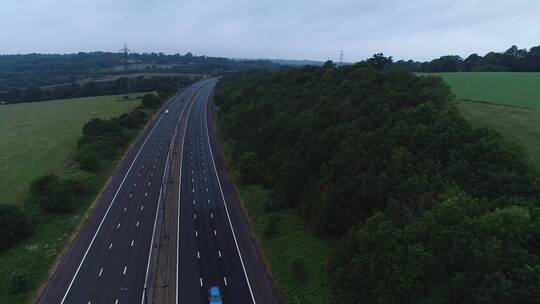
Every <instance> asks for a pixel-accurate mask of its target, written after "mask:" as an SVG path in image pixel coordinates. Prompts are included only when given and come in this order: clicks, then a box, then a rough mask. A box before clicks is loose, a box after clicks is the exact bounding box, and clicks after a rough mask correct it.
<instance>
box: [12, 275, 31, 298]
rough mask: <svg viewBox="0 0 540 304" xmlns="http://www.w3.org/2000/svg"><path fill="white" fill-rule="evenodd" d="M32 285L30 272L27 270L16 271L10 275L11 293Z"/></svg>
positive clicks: (16, 292) (19, 291) (21, 290)
mask: <svg viewBox="0 0 540 304" xmlns="http://www.w3.org/2000/svg"><path fill="white" fill-rule="evenodd" d="M29 287H30V274H29V273H28V271H26V270H19V271H14V272H12V273H11V274H10V275H9V293H11V294H18V293H21V292H24V291H26V290H28V288H29Z"/></svg>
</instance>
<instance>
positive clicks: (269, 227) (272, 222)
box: [264, 213, 280, 238]
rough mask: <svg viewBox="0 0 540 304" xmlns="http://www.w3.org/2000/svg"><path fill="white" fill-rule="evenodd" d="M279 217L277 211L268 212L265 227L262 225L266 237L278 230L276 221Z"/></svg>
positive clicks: (273, 234)
mask: <svg viewBox="0 0 540 304" xmlns="http://www.w3.org/2000/svg"><path fill="white" fill-rule="evenodd" d="M279 220H280V218H279V215H278V214H277V213H270V216H269V217H268V221H267V223H266V227H264V235H265V236H266V237H267V238H271V237H273V236H275V235H276V233H277V232H278V222H279Z"/></svg>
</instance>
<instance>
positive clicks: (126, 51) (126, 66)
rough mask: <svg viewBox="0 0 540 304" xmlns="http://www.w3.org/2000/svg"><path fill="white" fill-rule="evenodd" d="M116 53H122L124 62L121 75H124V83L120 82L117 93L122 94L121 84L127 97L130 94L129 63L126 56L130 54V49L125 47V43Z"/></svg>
mask: <svg viewBox="0 0 540 304" xmlns="http://www.w3.org/2000/svg"><path fill="white" fill-rule="evenodd" d="M118 52H124V62H123V66H124V67H123V74H124V81H122V82H120V87H119V88H118V93H121V92H122V88H123V86H122V83H124V84H125V87H126V90H127V95H128V96H129V93H130V92H131V86H130V83H129V61H128V56H129V52H131V50H130V49H128V47H127V43H125V42H124V47H123V48H121V49H119V50H118Z"/></svg>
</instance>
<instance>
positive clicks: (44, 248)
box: [0, 101, 157, 304]
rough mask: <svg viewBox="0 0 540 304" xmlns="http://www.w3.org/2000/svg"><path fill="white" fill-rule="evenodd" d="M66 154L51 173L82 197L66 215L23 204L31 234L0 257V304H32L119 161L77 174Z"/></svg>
mask: <svg viewBox="0 0 540 304" xmlns="http://www.w3.org/2000/svg"><path fill="white" fill-rule="evenodd" d="M139 102H140V101H138V102H137V103H139ZM134 105H135V104H133V106H132V107H130V108H128V110H129V109H131V108H133V107H134ZM156 111H157V110H151V111H148V114H154V113H155V112H156ZM120 113H121V112H120ZM120 113H118V114H120ZM111 116H112V115H111ZM109 117H110V116H109ZM60 118H62V117H60ZM149 121H150V120H149ZM84 122H85V121H83V122H82V124H84ZM129 132H131V133H132V134H131V138H136V136H137V134H138V133H139V132H140V129H139V130H135V129H134V130H129ZM77 133H80V127H79V128H78V129H77ZM75 142H76V140H75ZM70 154H71V152H70V153H68V154H67V155H66V156H65V157H67V158H66V159H64V161H63V162H61V163H60V164H58V165H57V166H56V167H57V169H55V170H54V173H55V174H57V175H59V176H62V177H70V178H72V179H74V180H77V181H80V182H81V183H82V184H84V185H85V186H86V187H87V189H86V191H85V193H86V195H84V196H81V197H77V204H76V206H75V209H74V210H73V211H72V212H70V213H69V214H46V213H41V212H40V211H39V209H38V206H37V205H35V204H27V206H26V210H28V212H30V213H33V215H34V216H33V218H34V220H35V223H34V226H35V227H36V229H35V233H34V234H33V235H32V236H31V237H29V238H27V239H25V240H23V241H21V242H18V243H17V244H14V245H13V246H11V247H10V248H8V249H7V250H5V251H3V252H2V253H1V254H0V303H1V304H4V303H6V304H7V303H10V304H11V303H30V302H34V301H35V300H36V297H37V293H38V292H39V289H38V288H39V287H40V286H43V284H44V282H45V281H46V279H47V278H48V277H49V274H50V271H51V266H52V265H55V263H56V262H58V259H59V258H61V256H62V253H64V252H65V250H66V249H67V247H68V245H69V243H70V240H71V239H72V236H73V234H74V233H75V232H76V230H77V229H78V227H81V224H82V222H83V219H84V218H85V217H86V216H88V214H89V212H90V209H89V206H90V204H91V203H92V202H93V201H94V200H95V198H96V195H97V194H98V193H99V192H100V190H101V189H102V187H103V185H104V184H105V183H106V182H107V180H108V179H109V177H110V175H111V174H112V172H113V171H114V170H115V168H116V167H117V165H118V164H119V162H120V161H121V159H117V160H114V161H107V162H104V163H103V167H104V169H103V170H101V171H100V173H98V174H92V173H88V172H85V171H81V170H79V168H78V165H77V164H76V163H75V162H73V161H72V160H70V158H69V155H70ZM14 278H17V279H18V280H19V281H21V282H22V283H21V282H17V283H16V285H17V286H15V287H16V289H17V290H18V291H17V292H14V289H15V288H14V282H15V281H16V280H15V281H14V280H13V279H14ZM21 284H22V287H21Z"/></svg>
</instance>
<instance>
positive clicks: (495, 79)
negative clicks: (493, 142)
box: [430, 73, 540, 168]
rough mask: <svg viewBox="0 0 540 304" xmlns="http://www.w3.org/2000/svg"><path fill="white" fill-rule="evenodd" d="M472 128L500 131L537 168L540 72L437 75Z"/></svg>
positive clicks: (539, 146)
mask: <svg viewBox="0 0 540 304" xmlns="http://www.w3.org/2000/svg"><path fill="white" fill-rule="evenodd" d="M430 75H439V76H441V77H443V78H444V80H446V82H447V83H448V84H449V85H450V87H451V88H452V91H453V92H454V94H455V95H456V100H457V101H458V109H459V110H460V112H461V114H462V115H463V116H464V117H465V118H466V119H468V120H469V121H470V122H471V123H472V124H473V126H475V127H485V128H489V129H493V130H496V131H498V132H500V133H501V134H502V135H503V136H504V137H505V138H506V139H508V140H510V141H513V142H516V143H517V144H519V145H521V146H523V147H525V148H526V151H527V153H528V155H529V157H530V160H531V162H532V163H533V165H535V166H536V167H537V168H540V141H539V140H538V139H539V138H540V124H539V122H540V73H436V74H430Z"/></svg>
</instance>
